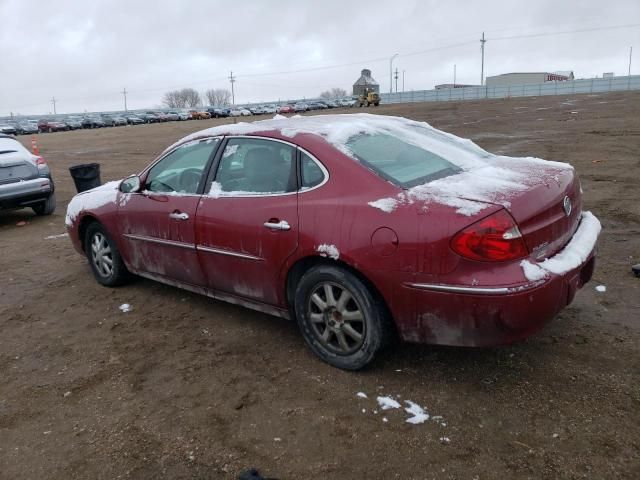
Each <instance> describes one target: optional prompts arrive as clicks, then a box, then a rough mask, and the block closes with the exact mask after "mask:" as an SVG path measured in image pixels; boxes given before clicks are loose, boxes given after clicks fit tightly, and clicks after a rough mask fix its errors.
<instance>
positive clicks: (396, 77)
mask: <svg viewBox="0 0 640 480" xmlns="http://www.w3.org/2000/svg"><path fill="white" fill-rule="evenodd" d="M395 79H396V93H398V67H396V76H395Z"/></svg>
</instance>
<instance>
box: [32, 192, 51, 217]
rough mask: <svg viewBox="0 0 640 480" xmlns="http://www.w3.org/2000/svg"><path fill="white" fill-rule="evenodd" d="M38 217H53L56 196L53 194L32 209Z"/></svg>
mask: <svg viewBox="0 0 640 480" xmlns="http://www.w3.org/2000/svg"><path fill="white" fill-rule="evenodd" d="M31 208H32V209H33V212H34V213H35V214H36V215H40V216H43V215H51V214H52V213H53V212H55V210H56V195H55V194H54V193H52V194H51V195H49V196H48V197H47V199H46V200H44V201H43V202H42V203H38V204H36V205H34V206H33V207H31Z"/></svg>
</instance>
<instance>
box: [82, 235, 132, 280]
mask: <svg viewBox="0 0 640 480" xmlns="http://www.w3.org/2000/svg"><path fill="white" fill-rule="evenodd" d="M84 251H85V254H86V255H87V259H88V260H89V266H90V267H91V270H92V271H93V276H94V277H95V278H96V280H97V281H98V283H100V284H102V285H104V286H106V287H117V286H119V285H123V284H125V283H127V281H128V280H129V279H130V277H131V274H130V273H129V271H128V270H127V267H125V265H124V262H123V261H122V257H121V256H120V252H118V248H117V247H116V244H115V242H114V241H113V240H112V239H111V237H110V236H109V234H108V233H107V231H106V229H105V228H104V227H103V226H102V225H101V224H100V223H98V222H94V223H92V224H91V225H89V227H88V228H87V232H86V234H85V238H84ZM107 259H110V261H111V266H110V268H109V263H108V261H107Z"/></svg>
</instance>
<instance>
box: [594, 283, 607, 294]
mask: <svg viewBox="0 0 640 480" xmlns="http://www.w3.org/2000/svg"><path fill="white" fill-rule="evenodd" d="M596 291H597V292H600V293H604V292H606V291H607V287H605V286H604V285H598V286H597V287H596Z"/></svg>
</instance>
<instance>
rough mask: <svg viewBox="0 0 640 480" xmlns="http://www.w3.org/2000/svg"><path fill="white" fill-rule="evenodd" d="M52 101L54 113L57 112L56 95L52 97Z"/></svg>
mask: <svg viewBox="0 0 640 480" xmlns="http://www.w3.org/2000/svg"><path fill="white" fill-rule="evenodd" d="M51 103H52V104H53V114H54V115H55V114H56V97H52V98H51Z"/></svg>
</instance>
